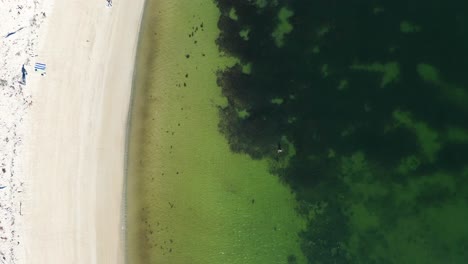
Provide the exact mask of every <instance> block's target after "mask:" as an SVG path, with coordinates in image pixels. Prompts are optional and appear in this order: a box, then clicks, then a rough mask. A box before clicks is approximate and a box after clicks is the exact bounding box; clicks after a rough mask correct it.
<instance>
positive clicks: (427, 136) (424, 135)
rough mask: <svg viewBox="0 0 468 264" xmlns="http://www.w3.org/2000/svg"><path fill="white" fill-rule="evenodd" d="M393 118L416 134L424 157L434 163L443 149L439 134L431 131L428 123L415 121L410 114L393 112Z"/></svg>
mask: <svg viewBox="0 0 468 264" xmlns="http://www.w3.org/2000/svg"><path fill="white" fill-rule="evenodd" d="M393 118H394V119H395V120H396V121H397V122H398V124H401V125H403V126H404V127H406V128H408V129H410V130H411V131H412V132H413V133H415V134H416V137H417V138H418V141H419V144H420V146H421V150H422V152H423V154H424V156H426V158H427V159H428V160H429V161H431V162H432V161H434V160H435V157H436V155H437V153H438V152H439V150H440V149H441V143H440V140H439V135H438V133H437V132H436V131H435V130H433V129H431V128H430V127H429V126H428V125H427V124H426V123H424V122H421V121H415V120H413V119H412V117H411V115H410V113H408V112H403V111H399V110H396V111H394V112H393Z"/></svg>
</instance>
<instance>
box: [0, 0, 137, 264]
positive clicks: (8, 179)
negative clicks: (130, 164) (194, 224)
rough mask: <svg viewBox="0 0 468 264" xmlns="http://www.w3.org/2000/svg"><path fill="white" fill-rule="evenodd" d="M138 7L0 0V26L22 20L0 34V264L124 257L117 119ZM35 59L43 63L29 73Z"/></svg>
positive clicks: (122, 123)
mask: <svg viewBox="0 0 468 264" xmlns="http://www.w3.org/2000/svg"><path fill="white" fill-rule="evenodd" d="M19 6H21V8H19ZM143 6H144V0H133V1H117V0H114V3H113V6H112V7H108V6H107V2H106V1H105V0H99V1H95V0H81V1H80V0H66V1H65V0H62V1H58V0H57V1H54V0H35V1H27V0H22V1H12V0H11V1H10V0H1V1H0V10H2V11H1V12H2V13H1V14H0V15H2V19H4V17H6V16H8V18H9V19H10V20H8V22H7V23H6V24H3V26H2V27H1V28H0V29H1V30H2V31H0V34H4V33H5V34H8V33H9V32H13V31H15V30H17V29H18V28H21V27H22V26H24V27H25V28H24V29H21V30H20V31H18V32H17V33H15V34H14V35H10V36H9V37H8V38H4V36H0V37H1V38H2V42H1V43H2V44H1V45H2V46H1V49H0V52H1V54H0V55H2V56H3V58H4V60H2V63H3V65H2V66H3V68H4V69H7V70H5V71H4V72H0V73H1V75H0V79H1V80H3V81H1V83H0V84H3V85H2V87H0V88H2V92H3V96H2V99H1V101H0V110H1V111H0V112H1V113H2V114H1V119H0V120H1V125H0V129H1V130H0V133H1V134H0V136H1V137H3V138H2V139H1V142H2V143H1V144H2V146H1V158H2V160H1V164H0V165H1V166H2V168H1V169H5V170H2V171H0V175H2V178H1V181H0V188H2V187H4V186H5V188H3V189H0V195H1V200H0V202H1V212H0V213H1V217H2V218H1V222H0V239H2V240H3V241H0V244H1V247H0V253H1V255H0V263H35V264H40V263H48V264H50V263H61V264H62V263H86V264H88V263H123V262H124V230H123V227H124V225H123V224H124V217H123V215H124V206H123V195H124V167H125V166H124V164H125V162H124V161H125V139H126V124H127V116H128V107H129V101H130V95H131V85H132V76H133V66H134V58H135V52H136V46H137V38H138V30H139V25H140V21H141V15H142V11H143ZM8 11H10V12H8ZM4 31H5V32H4ZM18 52H19V55H18ZM36 62H40V63H44V64H46V67H47V68H46V70H45V71H34V64H35V63H36ZM23 64H24V65H25V69H26V70H27V72H28V75H27V76H26V77H27V78H26V83H23V84H20V83H19V82H20V81H22V80H21V79H22V76H21V67H22V65H23ZM0 68H2V67H0ZM41 73H42V74H41ZM6 138H8V139H6ZM3 171H5V172H3ZM3 237H5V239H4V238H3Z"/></svg>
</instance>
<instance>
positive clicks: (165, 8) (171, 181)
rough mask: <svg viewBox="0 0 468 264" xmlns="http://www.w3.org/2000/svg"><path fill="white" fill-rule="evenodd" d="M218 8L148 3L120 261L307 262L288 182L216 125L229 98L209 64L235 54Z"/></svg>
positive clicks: (218, 64) (216, 66)
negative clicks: (240, 150)
mask: <svg viewBox="0 0 468 264" xmlns="http://www.w3.org/2000/svg"><path fill="white" fill-rule="evenodd" d="M218 18H219V10H218V9H217V8H216V6H215V5H214V3H211V2H206V1H201V0H200V1H189V0H186V1H148V3H147V7H146V10H145V17H144V21H143V24H142V29H141V36H140V44H139V50H138V55H137V56H138V57H137V66H136V67H137V68H136V78H135V84H134V87H135V92H134V100H133V106H132V118H131V128H130V138H129V154H128V155H129V159H128V180H127V182H128V184H127V223H128V226H127V256H128V260H127V262H128V263H135V264H140V263H142V264H143V263H193V264H197V263H200V264H207V263H227V264H237V263H239V264H244V263H287V260H288V258H289V259H292V258H293V259H296V260H297V263H305V258H304V256H303V255H302V252H301V250H300V245H299V237H298V233H299V232H300V231H301V230H302V229H303V228H304V225H305V223H304V219H302V218H301V217H300V216H299V215H298V214H297V212H296V210H295V208H296V207H297V201H296V199H295V197H294V195H293V194H292V193H291V190H290V189H289V188H288V187H287V186H285V185H284V184H282V183H281V182H280V181H279V179H278V177H277V176H274V175H271V174H270V173H269V161H267V160H252V159H251V158H249V157H248V156H246V155H242V154H234V153H233V152H232V151H231V150H230V148H229V145H228V142H227V141H226V139H225V137H224V136H223V135H221V134H220V132H219V129H218V123H219V112H218V111H219V107H223V106H225V105H226V100H227V99H226V98H225V97H223V96H222V95H221V89H220V88H219V87H218V86H217V84H216V78H217V76H216V72H217V71H218V70H220V69H223V68H224V67H228V66H231V65H233V64H235V63H236V60H235V59H230V58H227V57H225V56H221V55H220V53H219V51H218V47H217V46H216V44H215V39H216V37H217V35H218V34H219V31H218V28H217V22H218V21H217V19H218ZM193 39H196V40H197V43H194V42H193ZM239 114H240V115H244V116H245V117H247V116H248V112H247V111H245V110H242V109H241V110H240V112H239ZM272 151H273V152H276V150H275V149H273V150H272ZM291 256H294V257H291Z"/></svg>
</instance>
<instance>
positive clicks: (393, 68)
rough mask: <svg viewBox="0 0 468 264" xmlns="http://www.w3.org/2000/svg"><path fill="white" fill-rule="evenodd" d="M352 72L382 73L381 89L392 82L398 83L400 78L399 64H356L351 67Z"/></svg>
mask: <svg viewBox="0 0 468 264" xmlns="http://www.w3.org/2000/svg"><path fill="white" fill-rule="evenodd" d="M350 68H351V69H352V70H359V71H368V72H377V73H381V74H382V75H383V76H382V81H381V82H380V87H381V88H384V87H385V86H387V85H388V84H390V83H392V82H397V81H398V80H399V78H400V66H399V64H398V63H397V62H388V63H386V64H382V63H372V64H354V65H351V67H350Z"/></svg>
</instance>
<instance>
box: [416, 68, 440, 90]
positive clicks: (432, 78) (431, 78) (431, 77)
mask: <svg viewBox="0 0 468 264" xmlns="http://www.w3.org/2000/svg"><path fill="white" fill-rule="evenodd" d="M416 70H417V72H418V74H419V77H421V78H422V79H423V80H424V81H426V82H431V83H433V84H437V85H439V84H441V83H442V81H441V80H440V76H439V71H438V70H437V69H436V68H435V67H433V66H432V65H429V64H425V63H420V64H418V65H417V66H416Z"/></svg>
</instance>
